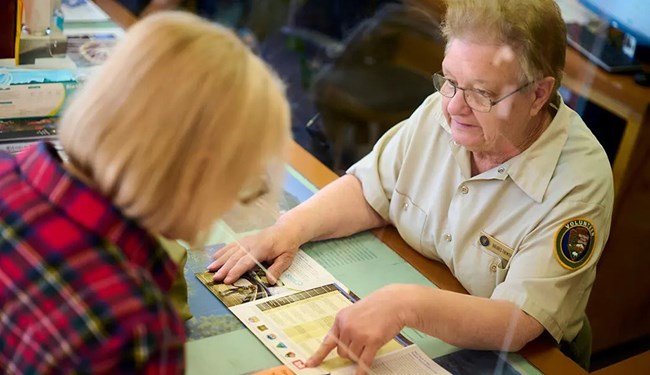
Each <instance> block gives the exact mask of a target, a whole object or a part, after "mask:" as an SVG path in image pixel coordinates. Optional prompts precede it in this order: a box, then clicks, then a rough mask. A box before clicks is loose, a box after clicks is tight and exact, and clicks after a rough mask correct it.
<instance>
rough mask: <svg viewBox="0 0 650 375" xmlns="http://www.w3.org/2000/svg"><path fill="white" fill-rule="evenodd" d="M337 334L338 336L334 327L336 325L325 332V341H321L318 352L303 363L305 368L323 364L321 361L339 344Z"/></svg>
mask: <svg viewBox="0 0 650 375" xmlns="http://www.w3.org/2000/svg"><path fill="white" fill-rule="evenodd" d="M338 336H339V334H338V329H337V327H336V324H334V326H333V327H332V329H330V330H329V332H327V335H326V336H325V340H323V343H322V344H321V345H320V347H319V348H318V350H316V352H315V353H314V354H313V355H312V356H311V357H309V359H308V360H307V362H305V366H307V367H316V366H318V365H320V364H321V362H323V359H325V357H327V355H328V354H330V352H331V351H332V350H334V348H336V345H337V343H338V342H339V337H338Z"/></svg>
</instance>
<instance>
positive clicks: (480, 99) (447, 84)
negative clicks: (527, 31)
mask: <svg viewBox="0 0 650 375" xmlns="http://www.w3.org/2000/svg"><path fill="white" fill-rule="evenodd" d="M432 78H433V86H435V88H436V90H438V92H439V93H440V95H442V96H444V97H446V98H453V97H454V95H456V91H457V90H462V91H463V98H465V103H467V105H468V106H469V107H470V108H471V109H473V110H475V111H478V112H484V113H486V112H490V110H492V107H494V106H495V105H497V104H498V103H500V102H501V101H503V100H504V99H506V98H508V97H510V96H511V95H514V94H516V93H518V92H519V91H521V90H523V89H524V88H526V87H528V86H530V85H531V84H532V83H533V82H532V81H531V82H528V83H526V84H524V85H523V86H521V87H519V88H518V89H516V90H515V91H513V92H511V93H509V94H506V95H504V96H502V97H500V98H499V99H492V98H490V94H489V93H488V92H486V91H483V90H480V89H466V88H462V87H460V86H458V84H457V83H456V82H454V81H452V80H450V79H448V78H445V77H443V76H442V75H440V74H438V73H435V74H434V75H433V77H432Z"/></svg>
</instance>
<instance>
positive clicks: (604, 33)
mask: <svg viewBox="0 0 650 375" xmlns="http://www.w3.org/2000/svg"><path fill="white" fill-rule="evenodd" d="M579 1H580V3H581V4H582V5H583V6H585V7H586V8H588V9H589V10H591V11H592V12H593V13H595V14H596V15H597V16H598V17H599V18H601V19H602V20H603V21H605V22H604V23H603V25H604V26H611V27H612V28H613V29H616V30H618V32H615V33H611V32H610V31H609V30H611V28H609V27H606V28H604V29H603V28H599V29H597V30H593V29H592V28H591V27H588V25H585V24H577V23H569V24H567V42H568V43H569V45H570V46H572V47H574V48H575V49H577V50H578V51H579V52H581V53H582V54H584V55H585V56H587V57H588V58H589V59H590V60H591V61H592V62H594V63H595V64H596V65H598V66H600V67H601V68H603V69H605V70H606V71H608V72H611V73H623V72H638V71H641V70H642V63H641V62H639V60H647V58H641V59H639V57H640V55H641V54H640V53H639V52H640V51H646V52H644V54H647V50H648V49H649V47H650V0H618V1H614V0H579ZM615 35H617V37H613V36H615Z"/></svg>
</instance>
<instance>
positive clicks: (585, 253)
mask: <svg viewBox="0 0 650 375" xmlns="http://www.w3.org/2000/svg"><path fill="white" fill-rule="evenodd" d="M595 242H596V229H595V228H594V226H593V224H591V222H590V221H589V220H587V219H583V218H576V219H571V220H567V221H566V222H565V223H564V224H562V226H561V227H560V229H558V231H557V233H555V258H556V259H557V260H558V262H560V265H562V267H564V268H566V269H568V270H572V271H573V270H577V269H579V268H581V267H582V266H584V265H585V264H587V262H588V261H589V259H590V258H591V255H592V254H593V249H594V243H595Z"/></svg>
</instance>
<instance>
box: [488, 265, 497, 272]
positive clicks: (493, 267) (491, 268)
mask: <svg viewBox="0 0 650 375" xmlns="http://www.w3.org/2000/svg"><path fill="white" fill-rule="evenodd" d="M490 272H492V273H495V272H497V265H496V264H494V263H492V264H490Z"/></svg>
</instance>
